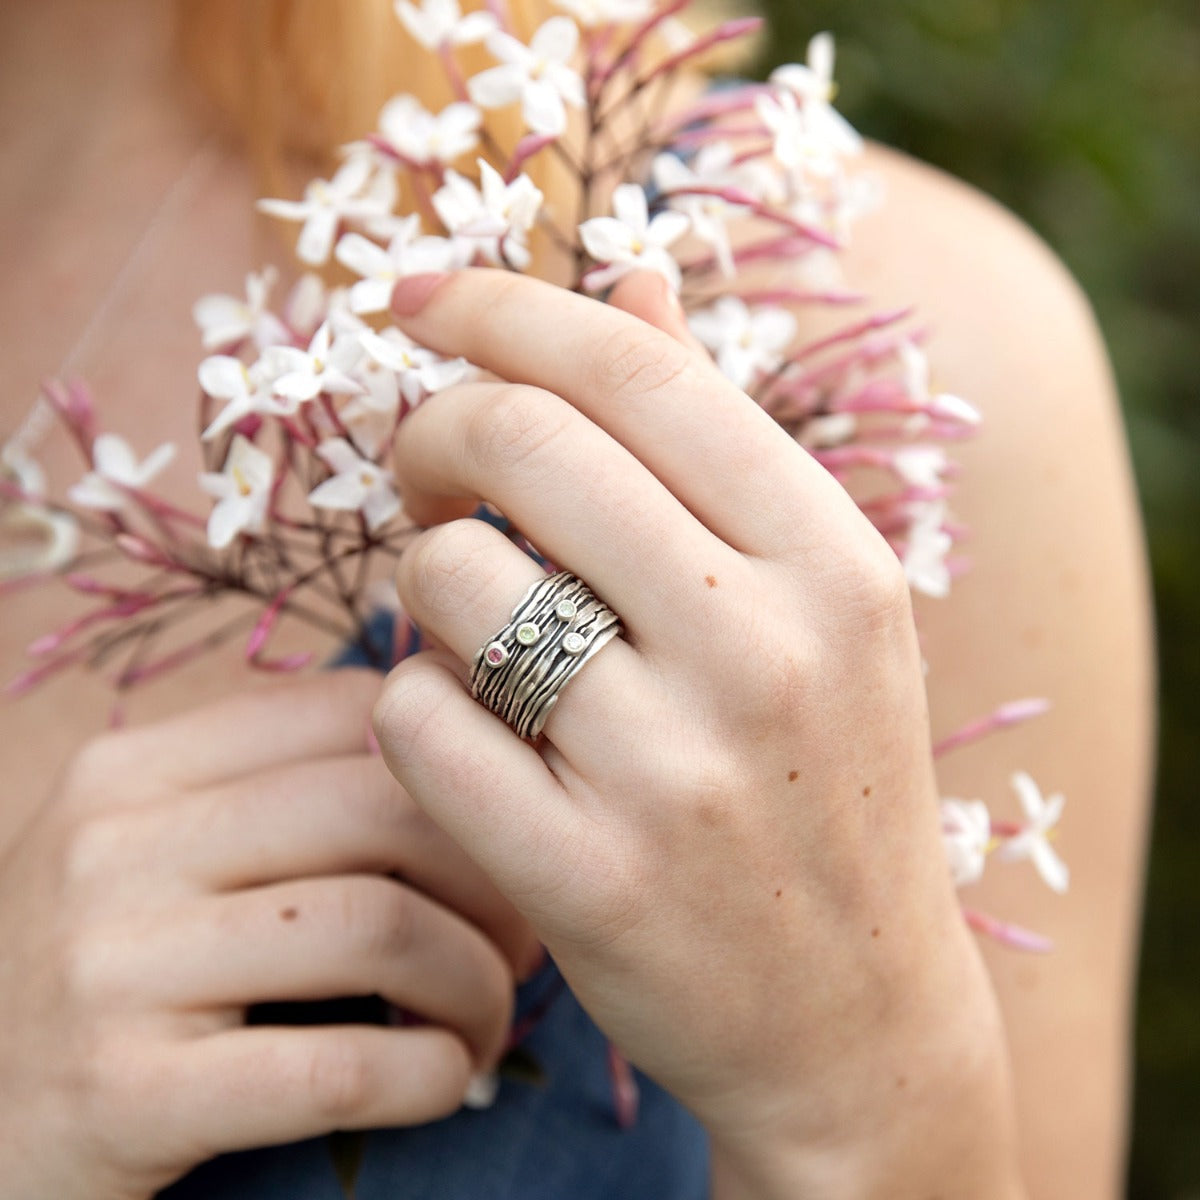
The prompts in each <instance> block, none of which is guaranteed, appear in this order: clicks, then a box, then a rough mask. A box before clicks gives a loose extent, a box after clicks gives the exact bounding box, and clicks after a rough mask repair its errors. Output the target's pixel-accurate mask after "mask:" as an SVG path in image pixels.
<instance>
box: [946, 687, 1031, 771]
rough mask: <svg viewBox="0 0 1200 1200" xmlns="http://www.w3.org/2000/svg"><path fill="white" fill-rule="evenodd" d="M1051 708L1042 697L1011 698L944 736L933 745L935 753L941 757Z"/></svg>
mask: <svg viewBox="0 0 1200 1200" xmlns="http://www.w3.org/2000/svg"><path fill="white" fill-rule="evenodd" d="M1049 708H1050V701H1049V700H1045V699H1042V698H1040V697H1032V698H1030V699H1028V700H1010V701H1009V702H1008V703H1007V704H1002V705H1000V707H999V708H997V709H996V711H995V712H992V713H989V714H988V715H987V716H986V717H980V718H978V719H977V720H975V721H971V722H969V723H968V724H966V725H964V726H963V727H962V728H961V729H959V730H957V731H956V732H955V733H952V734H950V735H949V737H945V738H943V739H942V740H941V741H940V742H938V743H937V744H936V745H935V746H934V747H933V755H934V757H935V758H940V757H941V756H942V755H943V754H946V753H948V752H949V751H951V750H957V749H958V747H959V746H965V745H966V744H967V743H968V742H974V741H977V740H978V739H979V738H981V737H984V736H985V735H986V734H989V733H994V732H995V731H996V730H998V729H1009V728H1011V727H1012V726H1013V725H1019V724H1021V723H1022V722H1024V721H1029V720H1031V719H1032V718H1034V717H1040V716H1041V715H1042V714H1043V713H1044V712H1047V711H1048V710H1049Z"/></svg>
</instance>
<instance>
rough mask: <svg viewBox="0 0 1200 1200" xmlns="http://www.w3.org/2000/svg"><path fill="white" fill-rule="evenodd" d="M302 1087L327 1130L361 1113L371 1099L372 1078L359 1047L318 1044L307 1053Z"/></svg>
mask: <svg viewBox="0 0 1200 1200" xmlns="http://www.w3.org/2000/svg"><path fill="white" fill-rule="evenodd" d="M303 1087H304V1090H305V1092H306V1094H307V1096H308V1100H309V1103H310V1104H311V1106H312V1108H313V1109H314V1111H315V1112H316V1113H317V1114H318V1116H319V1117H320V1118H321V1119H322V1120H323V1121H324V1120H327V1121H328V1122H329V1123H330V1125H331V1127H336V1126H337V1125H338V1124H339V1123H340V1122H342V1121H347V1120H351V1119H353V1118H354V1117H356V1116H357V1115H358V1114H360V1113H362V1112H363V1111H364V1110H365V1109H366V1108H367V1106H368V1105H369V1104H370V1103H371V1100H372V1098H373V1095H374V1091H375V1085H374V1075H373V1072H372V1070H371V1064H370V1061H369V1059H368V1058H367V1056H366V1054H364V1053H363V1050H362V1047H361V1046H359V1045H358V1043H357V1042H355V1041H354V1040H353V1039H351V1038H345V1037H338V1038H330V1039H327V1040H324V1041H322V1042H321V1043H320V1044H318V1045H316V1046H314V1047H313V1048H312V1050H311V1051H310V1052H309V1055H308V1061H307V1063H306V1064H305V1066H304V1071H303Z"/></svg>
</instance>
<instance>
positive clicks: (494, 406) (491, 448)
mask: <svg viewBox="0 0 1200 1200" xmlns="http://www.w3.org/2000/svg"><path fill="white" fill-rule="evenodd" d="M571 417H572V410H571V409H570V408H569V407H568V406H567V405H566V404H565V403H563V402H562V401H561V400H558V399H557V397H551V396H550V395H549V393H546V392H542V391H540V390H539V389H537V388H532V387H524V386H522V385H519V384H512V385H509V386H507V387H504V388H501V389H500V390H499V391H498V392H496V393H495V394H494V395H493V396H492V397H491V398H489V400H488V402H487V403H486V404H484V405H481V406H480V407H479V408H478V409H477V410H476V411H475V412H474V413H473V414H472V415H471V417H470V418H469V419H468V420H467V423H466V431H465V435H464V441H465V447H466V451H467V453H468V454H469V455H470V456H471V458H472V459H473V460H474V461H475V462H476V463H477V464H479V465H480V466H482V467H484V468H486V469H487V470H489V471H495V470H500V471H504V472H513V471H517V470H519V469H520V468H521V467H522V466H523V465H524V464H525V463H527V462H528V461H529V460H530V459H531V458H532V457H533V456H535V455H537V454H538V453H539V452H540V451H543V450H545V449H546V448H547V447H552V446H554V445H555V444H556V443H557V442H558V439H559V437H560V436H561V435H562V434H563V433H564V431H565V430H566V429H567V427H568V426H569V424H570V422H571Z"/></svg>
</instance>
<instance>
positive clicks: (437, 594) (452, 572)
mask: <svg viewBox="0 0 1200 1200" xmlns="http://www.w3.org/2000/svg"><path fill="white" fill-rule="evenodd" d="M494 550H495V540H494V538H493V537H492V536H490V535H489V533H488V527H487V526H486V525H485V524H484V522H482V521H476V520H474V519H464V520H460V521H451V522H449V523H448V524H445V525H439V526H437V527H436V528H434V529H429V530H426V531H425V532H424V533H422V534H420V535H418V536H417V537H416V538H415V539H414V540H413V542H412V543H411V544H410V545H409V546H408V548H407V549H406V550H405V552H404V555H403V556H402V557H401V559H400V565H399V568H398V571H397V580H396V582H397V587H398V590H399V592H400V594H401V596H403V597H404V599H405V600H406V601H407V602H408V605H409V607H410V608H412V609H414V610H415V611H416V612H424V613H431V612H432V613H439V614H443V615H449V614H453V613H458V612H461V611H462V608H463V605H464V604H465V603H467V602H468V601H469V600H471V598H472V597H473V596H475V595H477V594H478V593H479V591H480V589H481V588H483V587H486V586H487V584H488V583H489V582H490V581H491V580H492V579H493V578H495V575H496V566H495V556H494V553H493V554H491V555H489V551H492V552H494ZM489 558H490V559H491V562H492V566H491V568H490V569H489V568H488V567H487V565H486V564H487V563H488V561H489Z"/></svg>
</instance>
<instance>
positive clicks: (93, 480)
mask: <svg viewBox="0 0 1200 1200" xmlns="http://www.w3.org/2000/svg"><path fill="white" fill-rule="evenodd" d="M67 496H68V498H69V499H70V500H71V501H72V502H73V503H75V504H78V505H79V506H80V507H81V508H95V509H99V510H101V511H102V512H116V511H118V510H119V509H122V508H124V507H125V504H126V501H127V500H128V497H127V496H126V495H125V493H124V492H122V491H121V489H120V488H118V487H116V486H115V485H114V484H112V483H110V482H109V481H108V480H107V479H104V478H103V477H102V476H100V475H97V474H96V472H95V471H89V472H88V473H87V474H86V475H85V476H84V477H83V478H82V479H81V480H80V481H79V482H78V483H77V484H75V485H74V486H73V487H71V488H69V489H68V490H67Z"/></svg>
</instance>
